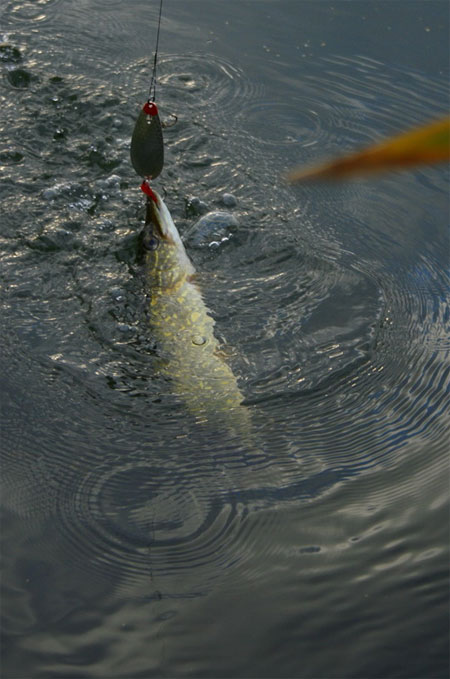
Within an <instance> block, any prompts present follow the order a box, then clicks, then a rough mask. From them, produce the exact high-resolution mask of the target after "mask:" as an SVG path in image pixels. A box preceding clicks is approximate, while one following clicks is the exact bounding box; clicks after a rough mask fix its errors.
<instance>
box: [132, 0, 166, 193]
mask: <svg viewBox="0 0 450 679" xmlns="http://www.w3.org/2000/svg"><path fill="white" fill-rule="evenodd" d="M162 2H163V0H160V3H159V16H158V30H157V33H156V46H155V53H154V56H153V71H152V77H151V81H150V88H149V91H148V99H147V101H146V103H145V104H144V106H143V107H142V110H141V112H140V113H139V116H138V119H137V120H136V123H135V126H134V130H133V135H132V137H131V148H130V156H131V164H132V165H133V167H134V169H135V170H136V172H137V174H138V175H140V176H141V177H143V178H144V182H143V184H142V186H141V189H142V190H143V191H144V193H146V194H147V196H150V198H152V200H154V198H153V196H151V194H149V191H148V190H146V188H148V189H149V190H150V191H151V189H150V185H149V183H148V182H149V180H150V179H156V177H158V175H159V174H161V170H162V169H163V166H164V142H163V134H162V125H161V121H160V119H159V113H158V107H157V106H156V104H155V99H156V64H157V61H158V46H159V31H160V28H161V12H162Z"/></svg>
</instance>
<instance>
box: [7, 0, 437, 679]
mask: <svg viewBox="0 0 450 679" xmlns="http://www.w3.org/2000/svg"><path fill="white" fill-rule="evenodd" d="M38 5H39V7H38V6H37V5H36V3H29V2H23V3H7V6H6V9H5V10H4V17H5V20H6V24H7V26H8V30H9V33H8V34H7V35H5V36H4V39H5V41H7V43H8V45H6V46H3V47H2V49H1V51H0V68H1V69H2V70H3V73H2V76H3V84H4V88H3V95H2V123H1V126H2V129H3V132H4V137H3V141H2V145H1V147H0V162H1V173H2V187H3V191H2V214H3V218H2V224H1V233H0V239H1V263H2V300H1V304H2V317H3V322H2V326H1V330H0V333H1V346H2V349H3V351H2V375H3V378H2V379H3V383H2V386H3V394H4V396H5V398H4V399H3V401H4V413H3V416H2V472H3V487H4V490H3V508H4V516H5V519H4V526H5V529H4V531H3V537H4V544H5V549H4V551H5V554H6V577H5V578H4V587H5V598H4V601H5V607H4V608H5V613H4V615H5V623H6V633H7V634H8V635H11V636H10V637H8V644H7V645H6V648H7V671H8V672H9V673H10V674H9V675H8V676H11V677H12V676H19V675H23V676H55V677H56V676H57V677H62V676H73V675H74V673H75V674H76V675H77V676H96V677H97V676H98V677H107V676H108V677H110V676H117V677H119V676H123V673H124V670H123V668H124V667H125V666H126V667H127V669H126V674H127V676H136V677H138V676H146V677H148V676H162V675H164V674H166V675H167V676H178V675H180V676H184V675H187V674H189V676H199V677H200V676H231V675H233V676H275V674H277V676H299V675H300V671H299V667H300V666H301V667H302V668H303V669H304V676H317V677H319V676H322V677H325V676H327V677H328V676H335V675H333V672H335V669H334V668H335V667H336V666H339V667H342V668H344V669H345V672H344V670H343V674H346V676H412V674H411V667H413V666H414V671H415V672H417V674H416V676H425V675H427V674H428V675H429V676H431V675H433V676H441V675H442V676H443V673H441V674H439V672H440V670H441V668H442V667H443V663H444V662H445V660H443V658H445V643H446V641H443V639H444V638H445V639H446V635H445V634H443V631H445V622H444V621H445V619H446V618H445V617H444V616H445V615H446V613H445V608H446V607H445V596H444V595H443V591H444V589H443V587H445V585H444V584H443V583H445V582H446V568H447V565H446V564H447V560H446V538H444V537H443V529H444V530H445V525H446V520H445V498H446V486H445V481H444V478H445V465H446V456H445V444H446V435H447V434H448V426H447V423H446V420H445V409H446V405H447V400H446V398H447V396H446V391H445V389H446V385H447V384H448V365H447V363H446V356H447V353H446V352H447V351H448V339H447V335H448V332H447V331H448V304H447V291H448V283H449V281H448V271H447V264H448V261H447V257H448V243H447V233H446V231H445V227H444V219H443V215H444V214H446V209H447V207H448V199H447V192H446V173H445V171H444V170H442V169H441V170H433V171H428V172H422V173H412V174H409V175H404V176H401V177H397V176H393V177H392V178H388V179H386V180H382V181H380V182H378V183H377V184H373V183H366V184H352V185H348V186H344V187H340V188H339V189H333V188H331V187H321V188H317V189H314V190H312V189H311V188H308V189H295V190H293V189H291V188H289V187H286V186H285V185H284V184H283V183H282V182H281V180H280V179H279V178H280V177H281V175H282V172H283V171H284V170H285V169H286V168H287V167H289V166H290V165H293V164H296V163H298V162H299V160H300V159H302V160H305V161H306V160H310V159H313V158H317V156H318V155H319V154H321V153H322V150H323V149H326V150H327V152H334V151H335V150H342V147H343V145H344V146H345V147H347V148H350V147H354V146H355V145H363V144H365V143H367V142H368V141H372V140H373V139H374V138H376V137H377V136H378V135H381V134H382V133H383V134H385V133H389V132H393V131H395V130H396V129H399V128H400V127H405V126H406V124H413V123H415V122H420V121H421V120H422V119H423V118H429V117H430V116H431V115H432V114H434V113H438V112H440V109H441V108H442V105H443V102H445V98H446V89H444V88H445V87H446V84H444V81H443V78H442V77H441V76H439V75H434V76H430V75H429V74H426V73H425V74H424V73H419V72H417V71H415V70H412V69H407V68H403V67H400V66H395V67H393V66H392V65H390V64H388V63H385V62H383V61H382V59H381V58H380V54H378V55H377V59H375V58H373V56H370V55H361V56H355V54H353V53H352V54H349V55H343V54H339V55H337V54H335V53H333V52H331V51H329V50H326V51H324V52H323V53H322V52H321V53H320V54H319V55H315V57H314V59H313V60H310V61H308V62H307V63H308V67H307V68H306V67H305V63H306V62H305V61H304V56H303V52H301V54H300V56H299V59H301V60H302V67H301V68H302V77H301V78H299V71H298V62H297V61H295V60H292V62H291V61H289V59H287V57H286V56H283V55H282V57H279V58H278V57H276V56H274V53H272V52H270V50H271V49H272V47H271V46H270V45H269V46H268V47H267V45H266V47H267V50H269V51H267V50H264V49H263V50H262V54H261V56H260V57H258V58H257V59H255V57H254V56H252V55H253V52H251V53H250V54H249V65H248V67H246V65H245V64H246V62H245V60H244V59H242V61H241V60H240V59H237V58H236V59H234V58H233V59H232V58H231V57H230V56H223V53H222V52H221V51H220V44H219V45H218V44H217V42H214V41H216V37H214V36H213V37H212V38H211V40H212V41H213V43H211V44H210V43H208V44H207V46H206V48H204V49H203V50H202V51H199V50H198V49H188V48H187V47H185V41H189V40H190V39H191V38H190V37H189V33H190V30H191V29H192V24H190V23H189V21H188V19H187V18H186V14H183V12H186V11H187V10H186V9H183V8H179V10H178V11H179V14H177V16H175V14H174V15H173V16H172V15H171V10H170V9H169V10H168V13H167V18H166V19H165V21H166V22H167V23H166V24H165V26H164V30H165V31H166V32H167V33H166V34H167V35H168V36H169V35H170V36H171V39H172V40H173V44H174V45H176V44H179V45H180V49H179V51H178V52H177V51H176V49H175V47H174V48H173V50H172V53H169V50H166V53H165V54H164V53H163V54H162V55H161V62H160V73H161V78H160V91H161V97H162V99H161V103H162V105H161V110H162V115H163V117H164V116H168V115H169V114H170V113H171V112H175V113H176V114H177V115H178V118H179V120H178V123H177V125H175V126H174V127H171V128H168V129H167V130H166V132H165V139H166V144H167V154H166V167H165V171H164V173H163V177H162V178H161V183H162V185H163V187H164V189H165V190H166V197H165V200H166V202H167V204H168V206H169V208H170V210H171V212H172V214H173V217H174V220H175V222H176V223H177V225H178V227H179V229H180V232H181V233H189V234H190V235H191V234H192V226H193V224H194V223H195V222H196V221H197V219H198V217H199V215H200V214H202V211H204V210H205V209H206V210H209V211H214V210H224V205H223V202H222V197H223V194H224V193H225V192H228V193H232V194H233V196H235V199H236V204H235V205H234V204H233V206H231V207H230V208H229V211H230V213H231V214H232V215H233V220H232V222H233V225H234V226H233V230H232V232H230V234H229V237H227V238H224V239H223V240H222V241H217V240H215V238H216V236H215V235H211V234H208V233H205V234H204V242H203V243H200V244H199V243H197V242H196V244H195V246H193V247H191V248H190V251H189V252H190V256H191V257H192V259H193V261H194V264H195V266H196V268H197V269H198V271H199V282H200V284H201V285H202V289H203V291H204V296H205V301H206V303H207V304H208V306H209V308H210V309H211V310H212V313H213V315H214V317H215V320H216V329H217V335H218V337H219V338H220V341H221V342H223V352H224V354H225V355H226V356H227V357H228V360H229V362H230V365H231V366H232V368H233V370H234V372H235V374H236V376H237V378H238V381H239V385H240V388H241V389H242V392H243V393H244V394H245V399H246V401H245V402H246V404H247V407H248V409H249V411H250V413H251V417H252V425H253V434H254V438H253V439H252V440H251V441H242V440H239V438H237V437H235V436H233V434H232V433H231V432H230V434H229V436H228V437H227V436H224V434H223V432H219V431H215V430H214V428H205V427H200V426H199V425H198V424H197V423H196V422H195V421H193V419H192V418H191V416H190V415H189V413H188V412H186V409H185V408H184V406H183V402H182V400H180V399H178V398H177V397H176V396H174V395H172V394H171V392H170V385H169V384H168V383H167V381H166V378H164V377H163V376H161V374H160V373H159V372H158V346H157V345H156V344H155V342H154V339H153V337H152V332H151V328H150V327H149V325H148V322H147V316H146V299H145V294H144V286H143V278H142V270H141V264H140V262H139V256H138V250H139V248H138V241H139V239H138V234H139V230H140V228H141V225H142V219H143V211H142V201H141V197H140V196H139V191H138V188H137V187H138V182H137V181H136V177H135V175H134V173H133V170H132V168H131V167H130V164H129V157H128V146H129V137H130V131H131V130H132V127H133V122H134V116H135V113H136V110H137V107H138V105H139V103H140V101H141V99H142V93H143V91H144V90H145V82H146V78H147V76H148V59H143V58H142V56H141V54H142V53H144V54H145V53H146V52H147V51H148V35H147V34H145V35H144V33H145V31H143V29H142V30H141V31H140V32H139V31H137V34H136V42H135V45H138V46H139V48H141V47H142V51H139V50H137V48H135V47H133V46H132V45H130V44H126V45H125V44H124V45H123V49H122V50H121V51H120V52H117V50H116V51H115V52H114V51H111V47H110V46H108V47H107V46H105V45H106V44H108V45H109V41H110V40H116V41H117V35H119V34H123V33H124V32H125V33H126V32H127V31H128V30H129V29H130V30H131V28H130V27H131V26H133V27H134V30H135V31H136V25H137V23H136V22H139V15H140V13H142V12H143V13H144V15H145V17H146V18H147V20H148V22H149V23H150V24H151V22H152V21H154V18H155V16H156V14H155V12H156V8H155V7H153V5H152V6H149V7H147V6H146V7H145V8H144V5H143V3H140V2H134V3H133V8H134V9H135V13H131V12H130V14H129V15H127V14H126V13H125V14H124V13H123V10H122V9H121V5H120V3H110V10H111V11H108V12H107V13H106V12H104V7H103V4H102V3H97V2H92V3H88V5H77V6H75V5H74V6H71V7H70V8H67V7H66V6H65V5H63V3H58V2H46V3H45V2H39V3H38ZM266 5H267V7H269V5H270V3H268V4H267V3H266V4H265V7H266ZM192 7H194V5H192ZM236 7H237V5H236ZM267 7H266V9H265V10H264V11H271V10H270V8H269V9H267ZM216 11H217V12H218V14H217V17H218V16H219V14H220V12H221V11H222V10H221V9H219V8H217V10H216ZM240 11H241V12H242V13H243V14H242V17H244V16H246V12H248V11H250V10H249V8H248V7H247V5H245V4H243V6H242V8H241V10H240ZM280 11H281V10H280ZM283 11H284V10H283ZM305 11H306V10H305ZM310 11H312V12H313V10H312V9H311V10H310ZM145 12H147V14H145ZM313 14H314V12H313ZM91 15H93V16H95V17H99V16H101V17H102V22H103V23H102V26H103V28H102V31H104V36H105V38H104V40H105V41H106V43H105V42H104V41H103V37H102V39H100V40H99V39H97V34H96V35H95V40H94V36H93V28H92V25H93V22H92V16H91ZM237 16H240V15H239V12H238V13H237ZM201 17H203V15H201ZM277 20H278V19H277ZM196 21H197V20H196ZM198 21H204V18H199V19H198ZM127 22H128V23H127ZM91 24H92V25H91ZM194 25H195V26H196V25H197V23H195V24H194ZM199 25H200V24H199ZM201 25H203V24H201ZM24 26H27V27H29V28H30V31H29V32H28V33H26V37H25V38H24V37H23V33H22V32H23V27H24ZM127 26H128V28H127ZM34 27H36V28H37V27H41V28H40V29H39V30H40V31H43V32H42V33H39V32H34ZM46 27H47V28H46ZM50 27H52V28H50ZM31 28H33V30H31ZM62 29H64V31H63V33H62V32H61V31H62ZM217 30H218V29H217ZM223 30H225V31H226V30H227V29H223ZM230 30H231V29H230ZM233 30H234V29H233ZM242 30H243V29H242ZM256 30H257V29H256V28H255V31H256ZM258 30H259V29H258ZM285 30H286V31H287V35H289V32H290V30H291V29H290V28H289V26H286V27H285ZM19 31H20V32H21V33H20V36H19ZM46 31H47V32H46ZM62 35H64V39H62V37H61V36H62ZM102 35H103V33H102ZM224 35H226V33H225V34H224ZM44 37H45V41H46V42H45V45H46V48H45V50H44V49H43V47H42V45H43V42H42V41H43V39H44ZM80 38H84V40H85V41H86V40H88V42H89V44H90V45H92V50H89V51H88V53H86V49H85V47H83V40H82V39H80ZM106 38H108V39H107V40H106ZM274 39H275V38H274ZM224 41H225V39H224ZM218 42H219V43H220V41H218ZM283 42H284V40H280V43H279V45H278V48H279V50H280V54H281V53H282V52H283V50H282V47H283ZM189 44H190V43H189ZM264 44H266V43H265V42H264ZM293 44H294V43H293ZM214 46H215V47H216V48H217V49H214ZM224 49H225V48H224ZM248 49H249V51H250V47H249V48H248ZM306 51H307V50H306ZM82 52H83V54H82ZM224 53H225V54H226V52H224ZM86 54H88V56H86ZM265 54H270V59H269V60H268V61H267V62H266V61H264V58H263V57H264V55H265ZM67 55H70V59H68V58H67ZM83 55H84V56H83ZM381 56H382V55H381ZM83 59H85V62H83ZM277 59H279V60H278V61H277ZM255 63H259V64H260V66H259V69H260V70H259V71H257V73H259V77H256V75H255V76H253V75H252V72H251V70H252V69H255ZM19 70H20V73H19ZM275 74H276V77H275ZM277 88H278V90H279V89H280V88H281V89H283V92H284V96H275V94H274V92H275V90H277ZM300 156H301V158H300ZM12 196H13V199H12V198H11V197H12ZM193 198H198V199H199V201H194V200H192V199H193ZM200 201H201V207H198V206H199V205H200ZM187 205H188V206H189V207H188V209H187V207H186V206H187ZM195 206H197V207H198V211H197V212H196V209H197V208H196V207H195ZM236 223H237V224H238V226H237V227H236V226H235V224H236ZM445 226H446V224H445ZM212 240H214V243H213V244H212V243H211V241H212ZM211 244H212V246H211ZM210 246H211V247H210ZM193 602H195V603H193ZM391 602H392V603H391ZM211 611H213V613H212V612H211ZM230 620H232V621H233V622H232V624H231V623H230ZM409 620H411V621H412V620H418V621H419V622H418V623H417V625H416V624H413V623H412V622H411V624H405V621H409ZM422 622H423V624H422ZM424 626H425V627H426V628H427V630H429V633H428V632H427V634H428V637H426V639H425V641H424V637H423V634H424V632H423V629H424ZM99 630H102V636H101V638H98V637H97V636H96V634H97V633H98V631H99ZM198 630H202V632H201V635H200V636H201V637H202V638H201V641H199V639H198V636H199V632H198ZM249 630H251V632H252V633H251V634H249V633H248V632H249ZM385 630H389V636H390V638H391V636H392V630H394V632H393V635H394V636H395V638H396V639H397V641H396V644H397V645H396V647H395V648H394V649H393V650H390V649H391V648H392V646H390V645H389V644H387V640H386V633H385ZM356 634H357V635H358V639H359V646H358V649H354V638H355V635H356ZM195 635H197V637H196V636H195ZM421 635H422V636H421ZM425 636H426V635H425ZM249 637H250V638H249ZM53 638H56V639H57V640H58V643H60V644H61V646H60V647H58V648H56V647H55V644H53V642H52V643H50V640H51V639H53ZM318 639H320V640H321V647H323V646H327V648H328V649H329V650H328V653H327V654H323V653H322V652H320V653H319V652H318V651H317V643H318V642H317V640H318ZM332 639H335V640H337V641H336V642H332ZM424 644H425V646H426V647H427V648H430V649H432V655H433V658H434V659H435V661H434V665H433V667H435V668H436V672H434V670H433V672H434V673H433V672H431V673H430V672H429V669H430V661H429V656H428V655H427V657H426V658H425V655H424V654H423V655H421V653H422V651H420V649H421V648H423V647H424ZM144 648H145V649H146V650H145V652H144V651H143V649H144ZM148 648H150V649H151V650H150V651H147V649H148ZM187 648H189V649H190V651H189V653H190V655H189V653H187V651H186V649H187ZM350 648H353V651H352V653H351V654H349V649H350ZM386 648H388V650H386ZM411 648H412V649H414V653H412V655H411V654H410V657H411V660H410V662H407V663H406V664H405V665H404V667H402V668H400V669H399V667H398V663H399V658H400V657H405V656H408V652H410V651H411ZM52 649H53V650H52ZM61 649H64V651H63V650H61ZM340 649H341V650H340ZM380 649H385V650H384V651H383V652H381V651H380ZM416 649H418V650H416ZM344 651H345V652H344ZM430 652H431V651H430ZM280 654H281V655H280ZM299 654H300V655H301V663H300V659H299V658H300V655H299ZM375 656H376V657H377V658H378V661H377V662H375V663H374V665H373V666H371V667H368V664H367V657H371V658H372V660H373V658H374V657H375ZM408 657H409V656H408ZM241 658H242V659H241ZM243 658H247V660H246V661H245V660H243ZM427 659H428V660H427ZM427 662H428V664H427ZM189 663H191V664H189ZM412 663H413V664H412ZM219 666H220V667H222V668H223V672H222V670H221V671H220V672H219V671H218V670H217V667H219ZM82 667H83V668H84V669H81V668H82ZM424 667H426V668H427V671H425V670H423V668H424ZM30 668H32V669H30ZM302 671H303V670H302ZM33 672H34V674H32V673H33Z"/></svg>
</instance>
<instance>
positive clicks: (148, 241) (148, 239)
mask: <svg viewBox="0 0 450 679" xmlns="http://www.w3.org/2000/svg"><path fill="white" fill-rule="evenodd" d="M142 243H143V246H144V248H145V249H146V250H150V251H152V250H156V249H157V247H158V246H159V238H156V236H150V235H147V236H144V238H143V240H142Z"/></svg>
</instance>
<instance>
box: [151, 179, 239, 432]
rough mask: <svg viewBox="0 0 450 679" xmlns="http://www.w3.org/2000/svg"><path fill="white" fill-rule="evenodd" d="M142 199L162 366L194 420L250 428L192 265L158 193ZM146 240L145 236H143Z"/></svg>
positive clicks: (153, 314)
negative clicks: (146, 200)
mask: <svg viewBox="0 0 450 679" xmlns="http://www.w3.org/2000/svg"><path fill="white" fill-rule="evenodd" d="M154 193H155V196H156V199H157V202H155V201H153V200H149V201H148V204H147V220H146V228H147V229H151V234H150V233H146V235H145V237H144V245H145V246H146V254H145V268H146V283H147V290H148V292H149V295H150V307H149V311H150V323H151V327H152V330H153V333H154V335H155V339H156V341H157V348H158V353H159V355H160V357H161V363H162V365H161V370H162V372H163V374H165V375H166V376H167V377H168V378H170V381H171V384H172V390H173V392H174V393H175V394H176V395H177V396H179V397H180V398H181V399H182V400H183V401H184V402H185V404H186V406H187V408H188V410H189V411H190V412H191V413H193V414H194V415H195V416H196V418H197V419H198V420H199V421H203V422H209V423H213V424H218V425H219V426H221V427H223V426H225V427H226V428H227V429H229V428H230V427H231V428H232V429H234V430H236V431H237V432H239V433H240V434H242V433H243V432H245V433H247V432H248V431H249V422H250V418H249V412H248V409H247V408H246V407H245V406H244V405H242V400H243V395H242V393H241V391H240V389H239V387H238V385H237V381H236V377H235V376H234V374H233V372H232V370H231V368H230V367H229V366H228V365H227V363H226V362H225V361H224V360H223V358H222V357H221V355H220V352H219V343H218V341H217V339H216V337H215V336H214V320H213V318H212V317H211V315H210V314H209V311H208V309H207V307H206V305H205V303H204V301H203V298H202V295H201V292H200V290H199V288H198V287H197V285H196V283H195V281H194V274H195V269H194V266H193V264H192V262H191V261H190V259H189V257H188V255H187V253H186V250H185V248H184V245H183V243H182V241H181V238H180V235H179V233H178V230H177V228H176V226H175V224H174V223H173V220H172V217H171V215H170V212H169V210H168V209H167V207H166V205H165V203H164V201H163V200H162V198H161V197H160V196H159V195H158V194H157V193H156V191H155V192H154ZM146 239H147V240H146Z"/></svg>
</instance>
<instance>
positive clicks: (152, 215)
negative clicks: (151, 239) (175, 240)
mask: <svg viewBox="0 0 450 679" xmlns="http://www.w3.org/2000/svg"><path fill="white" fill-rule="evenodd" d="M154 193H155V197H156V200H154V199H153V198H150V199H149V200H147V213H146V216H145V226H146V227H147V229H149V230H151V231H152V233H153V235H154V236H157V237H158V238H161V239H162V240H168V233H167V225H166V224H165V222H164V215H163V214H162V212H161V198H160V197H159V196H158V194H157V193H156V192H154Z"/></svg>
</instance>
